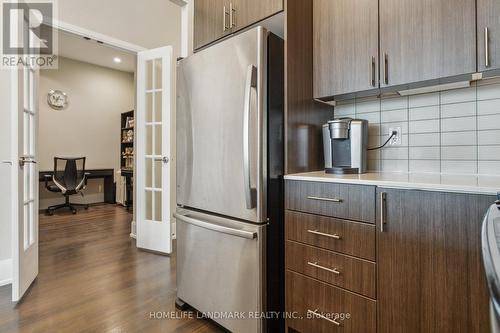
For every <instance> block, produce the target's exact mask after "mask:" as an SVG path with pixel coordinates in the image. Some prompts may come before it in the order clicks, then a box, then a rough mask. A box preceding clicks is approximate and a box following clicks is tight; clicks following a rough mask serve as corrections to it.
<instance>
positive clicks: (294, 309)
mask: <svg viewBox="0 0 500 333" xmlns="http://www.w3.org/2000/svg"><path fill="white" fill-rule="evenodd" d="M286 286H287V294H286V308H287V311H288V313H289V314H290V317H291V318H288V319H287V327H288V329H289V332H293V330H295V331H297V332H300V333H334V332H353V333H354V332H360V333H361V332H362V333H370V332H375V331H376V311H377V310H376V309H377V307H376V302H375V301H374V300H371V299H369V298H366V297H363V296H359V295H356V294H354V293H351V292H348V291H345V290H343V289H340V288H337V287H333V286H331V285H329V284H326V283H323V282H320V281H318V280H315V279H311V278H309V277H306V276H304V275H302V274H299V273H295V272H292V271H287V272H286ZM290 329H292V330H290Z"/></svg>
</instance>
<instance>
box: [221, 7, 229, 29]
mask: <svg viewBox="0 0 500 333" xmlns="http://www.w3.org/2000/svg"><path fill="white" fill-rule="evenodd" d="M228 14H229V13H228V12H227V10H226V6H224V7H223V8H222V31H224V32H225V31H226V30H228V29H229V28H228V26H227V25H226V16H227V15H228Z"/></svg>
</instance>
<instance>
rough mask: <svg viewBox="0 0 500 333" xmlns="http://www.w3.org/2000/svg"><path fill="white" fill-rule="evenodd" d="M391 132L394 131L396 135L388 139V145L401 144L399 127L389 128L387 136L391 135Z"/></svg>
mask: <svg viewBox="0 0 500 333" xmlns="http://www.w3.org/2000/svg"><path fill="white" fill-rule="evenodd" d="M392 132H396V135H395V136H393V137H392V139H391V141H389V145H391V146H401V127H391V128H389V136H391V134H392Z"/></svg>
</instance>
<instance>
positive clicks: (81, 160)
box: [44, 157, 90, 215]
mask: <svg viewBox="0 0 500 333" xmlns="http://www.w3.org/2000/svg"><path fill="white" fill-rule="evenodd" d="M88 175H90V173H87V172H85V157H77V158H62V157H54V173H53V174H52V175H44V178H45V188H46V189H47V190H49V191H50V192H61V193H62V195H63V196H64V198H65V202H64V203H63V204H60V205H54V206H50V207H49V208H47V214H48V215H53V214H54V211H55V210H57V209H61V208H65V207H67V208H69V209H70V210H71V212H72V213H73V214H76V208H75V207H84V208H85V209H88V208H89V205H88V204H75V203H70V202H69V197H70V195H73V194H81V195H82V196H83V192H82V191H83V190H84V189H85V187H86V186H87V177H88ZM49 181H52V183H49Z"/></svg>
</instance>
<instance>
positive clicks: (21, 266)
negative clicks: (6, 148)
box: [11, 66, 39, 302]
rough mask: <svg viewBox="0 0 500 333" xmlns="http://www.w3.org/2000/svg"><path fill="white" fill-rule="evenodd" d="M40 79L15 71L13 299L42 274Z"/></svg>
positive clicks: (29, 70)
mask: <svg viewBox="0 0 500 333" xmlns="http://www.w3.org/2000/svg"><path fill="white" fill-rule="evenodd" d="M38 81H39V71H38V69H36V68H33V67H28V66H27V67H24V68H19V69H18V70H15V71H13V77H12V82H13V83H14V85H13V87H16V88H17V89H15V90H17V94H16V95H17V100H16V101H15V102H14V105H13V114H12V126H11V129H12V155H13V156H12V160H11V165H12V180H13V184H12V189H13V195H12V200H13V203H12V204H13V209H12V215H13V216H12V220H13V229H12V234H13V237H12V240H13V244H12V263H13V270H12V273H13V274H12V275H13V276H12V300H13V301H15V302H16V301H19V300H20V299H21V298H22V297H23V295H24V293H25V292H26V290H27V289H28V288H29V286H30V285H31V283H32V282H33V281H34V280H35V278H36V276H37V275H38V166H37V164H36V161H37V153H38V149H37V129H38Z"/></svg>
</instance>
